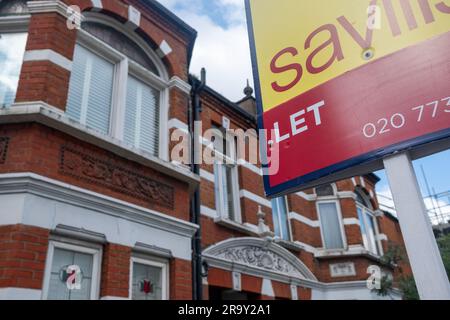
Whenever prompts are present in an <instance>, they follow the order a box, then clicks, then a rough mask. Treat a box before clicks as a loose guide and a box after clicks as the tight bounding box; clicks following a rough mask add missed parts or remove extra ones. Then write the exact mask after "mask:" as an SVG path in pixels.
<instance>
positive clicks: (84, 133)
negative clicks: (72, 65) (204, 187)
mask: <svg viewBox="0 0 450 320" xmlns="http://www.w3.org/2000/svg"><path fill="white" fill-rule="evenodd" d="M24 122H37V123H40V124H42V125H45V126H48V127H51V128H53V129H56V130H58V131H61V132H64V133H66V134H68V135H71V136H73V137H75V138H77V139H80V140H82V141H85V142H88V143H91V144H93V145H95V146H98V147H100V148H103V149H105V150H108V151H110V152H112V153H114V154H116V155H118V156H120V157H123V158H125V159H128V160H131V161H135V162H137V163H140V164H142V165H144V166H146V167H149V168H152V169H154V170H156V171H159V172H161V173H163V174H165V175H167V176H170V177H172V178H175V179H178V180H181V181H183V182H185V183H187V184H188V185H189V190H190V192H193V191H194V190H195V188H196V186H197V185H198V184H199V182H200V177H199V176H198V175H196V174H194V173H192V172H191V171H190V170H188V169H187V168H185V167H183V166H180V165H176V164H173V163H171V162H168V161H164V160H162V159H160V158H158V157H155V156H152V155H150V154H148V153H145V152H142V151H140V150H137V149H135V148H130V147H129V146H128V145H126V144H125V143H123V142H121V141H119V140H117V139H114V138H111V137H109V136H107V135H103V134H101V133H98V132H97V131H95V130H91V129H88V128H86V127H85V126H83V125H81V124H79V123H77V122H75V121H73V120H70V119H69V118H68V117H66V116H65V114H64V112H62V111H61V110H60V109H57V108H55V107H53V106H50V105H48V104H47V103H45V102H42V101H37V102H26V103H16V104H14V105H13V106H12V107H10V108H0V124H8V123H24Z"/></svg>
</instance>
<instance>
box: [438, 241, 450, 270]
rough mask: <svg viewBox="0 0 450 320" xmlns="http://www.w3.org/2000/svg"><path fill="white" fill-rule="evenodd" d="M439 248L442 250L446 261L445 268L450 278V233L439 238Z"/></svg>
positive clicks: (443, 259) (443, 258)
mask: <svg viewBox="0 0 450 320" xmlns="http://www.w3.org/2000/svg"><path fill="white" fill-rule="evenodd" d="M437 243H438V246H439V250H440V251H441V256H442V261H443V262H444V266H445V270H446V271H447V275H448V277H449V278H450V234H448V235H446V236H443V237H440V238H438V239H437Z"/></svg>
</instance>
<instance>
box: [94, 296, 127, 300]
mask: <svg viewBox="0 0 450 320" xmlns="http://www.w3.org/2000/svg"><path fill="white" fill-rule="evenodd" d="M100 300H105V301H128V300H130V299H128V298H124V297H114V296H104V297H101V298H100Z"/></svg>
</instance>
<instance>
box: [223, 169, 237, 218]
mask: <svg viewBox="0 0 450 320" xmlns="http://www.w3.org/2000/svg"><path fill="white" fill-rule="evenodd" d="M224 167H225V172H226V181H227V182H226V189H224V192H226V197H227V199H226V201H227V207H228V216H229V218H230V220H236V213H235V209H234V193H233V168H232V167H229V166H224Z"/></svg>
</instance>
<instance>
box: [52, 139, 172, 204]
mask: <svg viewBox="0 0 450 320" xmlns="http://www.w3.org/2000/svg"><path fill="white" fill-rule="evenodd" d="M60 171H61V173H63V174H65V175H69V176H72V177H74V178H76V179H79V180H83V181H85V182H88V183H92V184H96V185H101V186H103V187H106V188H110V189H112V190H114V191H117V192H120V193H123V194H127V195H130V196H133V197H136V198H139V199H142V200H145V201H148V202H149V203H154V204H157V205H159V206H162V207H166V208H169V209H173V207H174V189H173V187H171V186H168V185H166V184H163V183H161V182H159V181H156V180H154V179H151V178H150V177H148V176H144V175H141V174H139V173H137V172H135V171H133V170H130V169H127V168H125V167H123V166H121V165H118V164H116V163H115V162H113V161H111V160H110V159H106V158H102V157H99V156H94V155H92V154H89V153H88V152H87V151H85V150H82V149H81V148H78V147H74V146H67V145H66V146H63V147H62V148H61V162H60Z"/></svg>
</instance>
